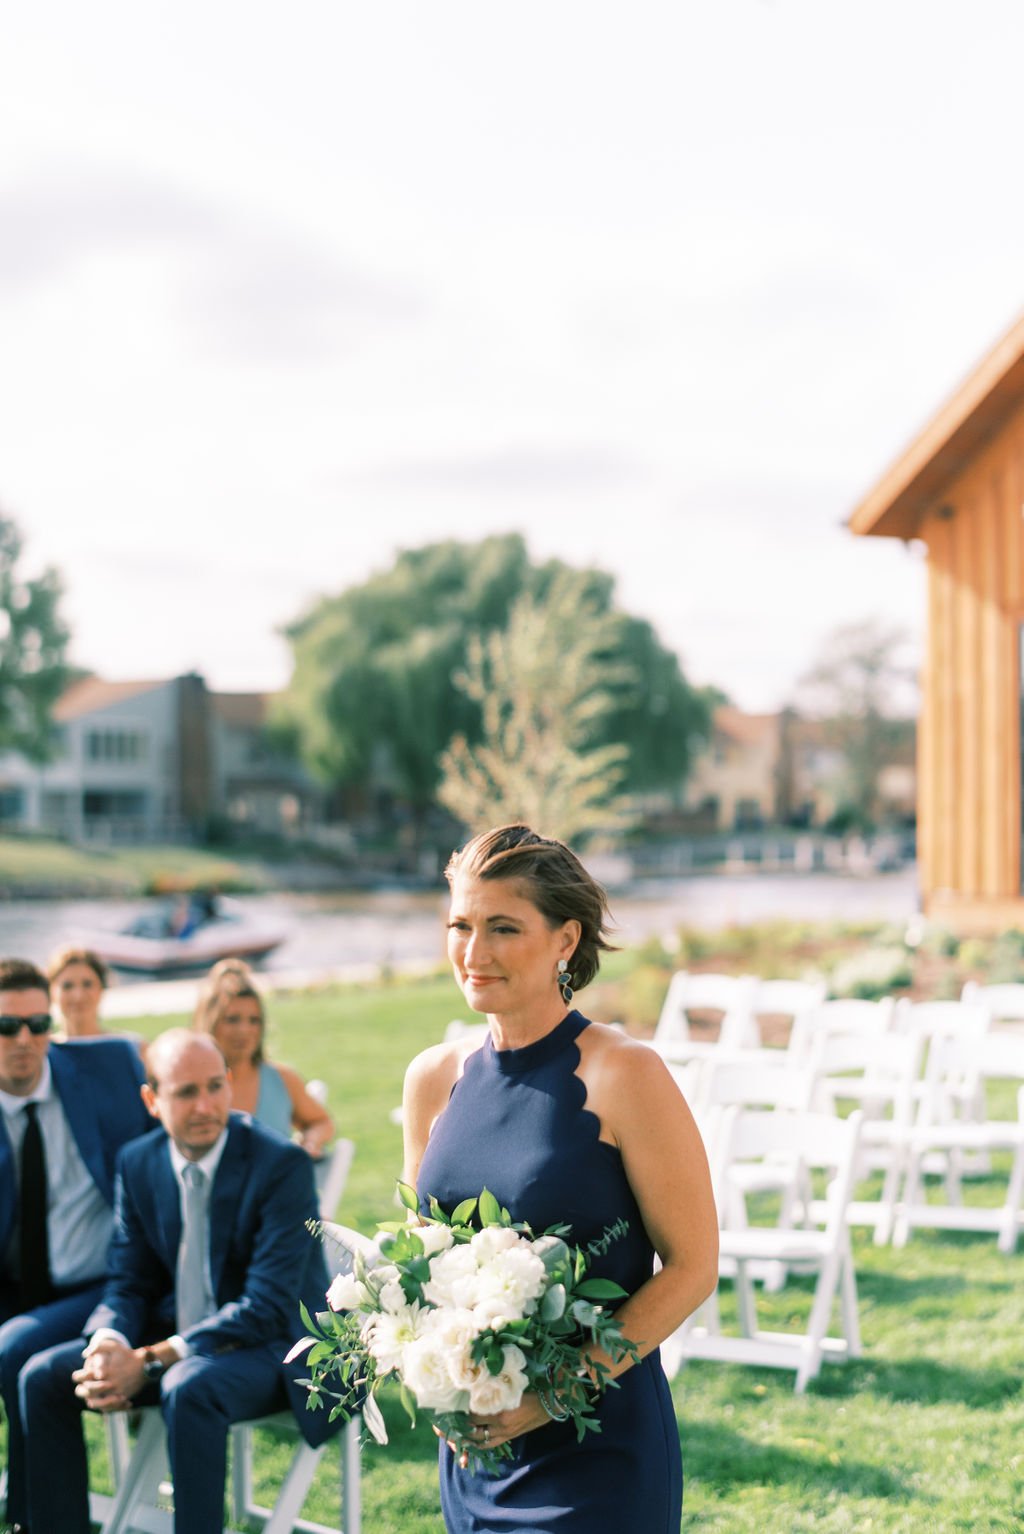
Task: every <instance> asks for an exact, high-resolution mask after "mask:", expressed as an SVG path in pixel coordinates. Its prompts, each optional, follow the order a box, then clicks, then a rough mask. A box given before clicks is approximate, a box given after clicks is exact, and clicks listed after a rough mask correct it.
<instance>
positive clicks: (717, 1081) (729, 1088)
mask: <svg viewBox="0 0 1024 1534" xmlns="http://www.w3.org/2000/svg"><path fill="white" fill-rule="evenodd" d="M814 1079H815V1078H814V1072H813V1071H811V1070H807V1069H803V1068H799V1067H798V1068H795V1069H793V1070H765V1069H764V1067H763V1066H762V1065H761V1064H760V1063H759V1062H758V1061H757V1060H748V1059H746V1058H745V1057H743V1056H737V1057H735V1058H732V1059H730V1058H715V1059H708V1060H705V1061H703V1062H701V1081H702V1108H703V1110H704V1111H705V1112H707V1111H710V1110H713V1109H718V1110H719V1112H720V1113H722V1114H723V1115H724V1113H725V1111H726V1110H727V1109H730V1108H761V1109H765V1110H769V1109H770V1110H771V1111H773V1112H778V1113H785V1112H793V1113H806V1112H808V1111H809V1110H810V1108H811V1106H812V1098H813V1095H814ZM712 1165H714V1162H712ZM715 1193H716V1197H717V1200H718V1205H719V1208H720V1210H722V1211H723V1215H722V1219H723V1223H725V1224H727V1225H730V1226H732V1227H735V1228H739V1227H742V1226H745V1225H746V1224H747V1223H748V1219H747V1200H748V1199H749V1198H751V1197H752V1196H754V1195H755V1194H758V1193H778V1194H779V1195H780V1198H781V1208H780V1212H779V1221H778V1223H779V1224H780V1225H783V1226H785V1225H788V1224H790V1223H791V1222H792V1219H793V1211H794V1208H795V1207H796V1205H797V1203H798V1202H800V1203H806V1202H807V1201H808V1200H809V1199H810V1193H811V1190H810V1186H809V1184H808V1183H807V1180H806V1177H805V1174H804V1169H803V1167H802V1165H801V1163H800V1162H799V1161H798V1160H794V1158H793V1157H792V1156H776V1157H765V1158H764V1160H762V1161H756V1162H755V1161H735V1160H734V1161H731V1162H730V1163H729V1164H728V1165H727V1166H726V1167H725V1168H724V1177H723V1178H722V1181H721V1185H720V1186H718V1187H716V1189H715ZM749 1271H750V1276H751V1277H752V1278H759V1279H763V1280H764V1285H765V1288H766V1289H768V1290H777V1289H781V1288H782V1285H783V1284H784V1283H785V1280H786V1270H785V1268H784V1266H783V1265H782V1264H781V1263H777V1262H773V1263H769V1264H766V1265H763V1266H757V1265H752V1266H751V1268H750V1270H749ZM719 1272H720V1274H721V1276H723V1277H730V1278H731V1277H732V1276H733V1275H734V1273H735V1264H733V1263H732V1262H730V1261H729V1260H727V1259H721V1260H720V1265H719Z"/></svg>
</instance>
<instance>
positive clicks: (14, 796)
mask: <svg viewBox="0 0 1024 1534" xmlns="http://www.w3.org/2000/svg"><path fill="white" fill-rule="evenodd" d="M23 809H24V797H23V795H22V792H21V789H20V788H0V824H3V823H4V822H5V821H6V822H7V824H8V825H10V824H12V823H17V822H18V821H19V820H20V819H21V817H22V813H23Z"/></svg>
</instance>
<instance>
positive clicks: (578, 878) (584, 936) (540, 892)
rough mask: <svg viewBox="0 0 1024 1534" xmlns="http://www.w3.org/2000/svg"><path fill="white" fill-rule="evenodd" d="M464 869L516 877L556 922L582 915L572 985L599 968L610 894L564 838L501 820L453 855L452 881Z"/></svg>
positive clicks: (606, 947) (476, 874)
mask: <svg viewBox="0 0 1024 1534" xmlns="http://www.w3.org/2000/svg"><path fill="white" fill-rule="evenodd" d="M459 874H467V875H468V876H469V877H470V878H473V879H513V880H516V881H518V882H519V883H520V884H522V885H523V893H524V895H525V896H526V898H527V899H528V900H530V901H532V902H533V904H534V905H535V906H536V907H537V910H538V911H539V912H540V914H541V915H542V916H543V917H544V919H545V921H546V922H547V923H548V924H549V926H551V927H560V926H561V925H562V923H563V922H566V921H578V922H579V924H580V929H581V931H580V940H579V942H578V943H577V945H576V949H575V952H574V953H573V955H572V958H571V959H570V960H569V970H570V972H571V974H572V988H573V990H574V991H580V990H582V989H583V987H584V986H585V985H589V984H590V982H591V980H593V978H594V976H595V975H596V974H597V971H598V969H599V967H600V963H601V953H602V951H604V952H606V953H608V952H611V951H612V949H613V945H612V944H611V943H609V942H607V941H606V940H605V936H604V934H605V932H606V931H607V928H608V920H609V914H608V896H607V895H606V894H605V892H604V890H603V888H602V887H601V885H600V884H598V882H597V880H596V879H595V878H593V877H592V875H591V874H589V873H588V872H587V870H586V869H585V868H584V866H583V864H582V863H581V862H580V860H579V858H578V857H577V856H576V854H575V852H571V851H570V850H569V848H568V847H567V846H566V845H565V843H564V842H559V841H556V840H555V839H554V837H550V836H540V835H538V833H537V832H536V831H531V829H530V827H529V826H498V827H497V828H496V829H495V830H493V831H482V832H481V833H480V835H479V836H474V837H473V839H472V841H469V842H467V843H466V845H465V846H464V847H463V848H461V849H460V850H459V851H458V852H453V853H452V855H451V857H450V858H449V860H448V866H447V868H446V869H445V871H444V876H445V878H446V879H447V880H448V884H449V886H451V885H452V884H454V882H455V880H456V878H457V877H458V875H459Z"/></svg>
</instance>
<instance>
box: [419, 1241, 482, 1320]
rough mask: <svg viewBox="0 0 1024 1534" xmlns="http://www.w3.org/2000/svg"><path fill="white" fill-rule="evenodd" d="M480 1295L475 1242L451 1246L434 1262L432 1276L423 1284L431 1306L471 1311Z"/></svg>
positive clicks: (432, 1263)
mask: <svg viewBox="0 0 1024 1534" xmlns="http://www.w3.org/2000/svg"><path fill="white" fill-rule="evenodd" d="M478 1292H479V1275H478V1273H477V1265H476V1256H475V1254H474V1252H473V1251H472V1243H470V1245H468V1246H466V1245H463V1246H452V1247H449V1249H448V1250H447V1251H446V1252H439V1253H438V1255H437V1256H436V1257H432V1258H431V1259H430V1277H429V1278H428V1279H427V1282H426V1283H425V1284H424V1285H423V1297H424V1299H426V1300H428V1301H429V1302H430V1304H431V1305H441V1306H447V1307H451V1308H452V1309H453V1310H460V1309H465V1310H471V1309H472V1308H473V1306H474V1305H475V1304H476V1302H477V1298H478Z"/></svg>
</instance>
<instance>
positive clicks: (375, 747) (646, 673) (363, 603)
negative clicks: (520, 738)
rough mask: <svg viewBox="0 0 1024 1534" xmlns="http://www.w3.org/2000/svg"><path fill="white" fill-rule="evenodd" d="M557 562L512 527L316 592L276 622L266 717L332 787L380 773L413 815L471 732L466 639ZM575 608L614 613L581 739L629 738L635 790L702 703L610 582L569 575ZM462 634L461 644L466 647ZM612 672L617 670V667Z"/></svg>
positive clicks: (685, 735) (474, 713)
mask: <svg viewBox="0 0 1024 1534" xmlns="http://www.w3.org/2000/svg"><path fill="white" fill-rule="evenodd" d="M569 569H570V567H569V566H567V565H565V564H563V563H562V562H561V561H558V560H551V561H548V562H546V563H544V564H537V565H535V564H533V563H532V562H531V560H530V558H529V556H528V554H527V550H526V545H525V543H524V541H523V539H522V538H521V537H520V536H519V535H518V534H507V535H503V536H495V537H490V538H485V539H483V540H481V541H480V542H477V543H459V542H455V541H450V542H445V543H435V544H430V545H427V546H426V547H424V548H419V549H409V550H405V551H403V552H402V553H400V554H399V555H398V556H397V558H396V559H395V562H394V564H393V565H392V566H391V567H390V568H389V569H387V570H384V571H382V572H380V573H379V574H377V575H374V576H372V577H371V578H370V579H369V580H368V581H366V582H364V583H363V584H362V585H359V586H353V587H350V588H349V589H348V590H346V591H343V592H341V593H340V594H339V595H337V596H331V597H327V598H324V599H322V600H321V601H320V602H318V603H317V604H316V606H315V607H313V608H312V609H311V610H310V611H309V612H308V613H306V614H305V615H304V616H303V617H301V618H299V619H298V620H297V621H296V622H295V623H294V624H292V625H291V626H290V627H289V628H288V629H287V630H286V634H287V637H288V638H289V640H290V642H291V645H292V651H293V656H294V671H293V676H292V681H291V684H290V686H289V688H288V690H287V692H286V693H285V694H284V695H283V697H282V698H281V699H280V700H279V703H278V706H277V709H276V714H275V722H276V726H277V728H278V729H279V730H281V731H283V732H286V733H287V734H288V735H289V736H290V737H291V739H292V740H293V741H294V742H295V743H296V745H297V746H298V748H299V750H300V751H301V753H302V755H303V757H304V759H305V760H306V761H307V763H308V764H309V765H310V766H311V767H312V769H313V770H314V771H316V772H317V773H318V775H319V776H320V777H321V779H322V780H323V781H325V782H326V783H329V784H332V785H348V786H365V785H368V784H370V783H371V782H373V781H374V780H378V781H379V780H380V779H381V777H384V778H386V779H389V780H390V784H389V786H391V787H392V788H393V789H394V791H395V792H396V793H397V794H398V795H399V796H400V797H401V798H403V799H404V800H406V801H407V802H408V803H409V804H410V805H411V806H412V807H413V808H414V810H416V811H417V812H422V811H424V810H426V809H427V808H428V807H429V806H430V805H432V804H433V803H435V802H436V797H437V791H438V785H439V783H440V780H441V771H442V769H441V757H442V753H443V752H444V750H445V748H446V747H447V746H448V744H449V742H450V741H451V740H452V739H453V738H454V737H456V736H462V737H463V738H464V739H465V740H466V742H467V743H468V745H470V746H473V745H475V744H476V743H477V742H478V741H480V740H481V738H482V732H483V730H484V721H483V713H482V703H481V700H480V698H479V697H474V696H473V695H472V690H470V691H467V690H466V689H465V688H463V687H459V686H457V685H456V684H455V682H454V680H453V677H454V675H455V673H456V672H461V671H463V670H465V671H466V674H467V675H469V674H470V673H469V669H468V666H469V663H468V661H467V654H468V647H469V645H470V642H471V641H472V640H473V636H479V638H480V640H481V642H484V643H485V642H486V639H487V636H488V635H490V634H492V633H495V632H497V631H500V630H503V629H505V627H506V626H507V624H508V622H509V618H510V615H511V612H512V609H513V606H514V604H515V603H516V601H517V600H518V599H519V598H520V597H523V596H530V597H532V598H533V599H534V600H535V601H536V602H538V603H542V602H543V601H544V599H545V598H546V596H547V595H548V594H549V593H550V591H551V590H552V588H553V586H554V584H555V583H556V582H557V581H558V580H559V579H560V578H561V577H562V576H563V575H564V574H565V573H566V572H567V571H569ZM571 573H572V574H573V576H574V579H575V581H576V586H575V588H574V589H575V590H576V593H577V597H578V600H579V601H580V602H581V603H585V604H588V605H592V607H593V610H594V612H595V613H598V614H601V613H604V614H607V615H613V614H614V615H615V617H616V624H615V625H614V626H612V627H609V628H608V629H607V630H606V632H605V638H604V642H605V643H606V644H607V646H608V648H607V651H606V652H605V655H604V658H605V659H606V660H607V662H608V663H609V672H608V676H609V678H610V680H609V682H608V688H609V691H610V693H611V696H612V700H613V706H609V707H608V708H607V709H604V710H602V712H601V716H600V718H599V719H595V720H594V721H593V729H594V739H593V740H592V742H591V745H592V746H595V747H596V746H608V747H612V746H618V745H620V744H621V743H623V742H629V743H630V744H631V746H632V750H631V752H630V756H629V761H628V764H627V767H626V776H625V778H624V781H623V785H622V786H623V788H624V789H625V790H627V791H632V790H633V789H634V788H637V789H645V788H648V787H653V786H667V785H674V784H676V783H678V782H679V781H680V780H681V779H682V778H684V777H685V775H686V772H687V770H688V768H689V765H690V761H691V758H692V753H693V745H694V738H695V736H699V735H701V734H706V731H707V717H708V710H707V707H706V704H705V703H704V701H703V700H702V699H701V697H700V696H699V695H698V694H697V693H695V692H694V690H693V689H691V688H690V687H689V686H688V685H687V683H686V681H685V680H684V678H683V677H682V674H681V672H680V670H679V663H678V661H677V659H676V657H675V656H674V655H673V654H672V653H671V652H669V651H666V650H664V649H663V648H662V647H661V645H660V644H659V642H658V640H657V637H656V635H655V634H654V632H653V630H652V629H651V628H650V626H649V625H648V624H646V623H644V622H642V621H641V620H639V619H634V618H627V617H625V615H622V614H621V613H618V612H617V610H616V609H615V605H614V579H613V577H612V576H610V575H608V574H606V573H605V572H603V571H597V570H582V571H579V570H577V571H572V572H571ZM575 621H576V615H575V614H573V613H571V612H565V613H564V622H565V632H564V634H563V635H561V636H559V637H558V639H557V640H556V641H555V644H554V650H555V653H556V654H557V653H558V651H559V650H560V649H563V648H565V647H566V646H567V645H568V644H569V643H570V642H571V640H572V628H573V624H574V622H575ZM474 642H475V641H474ZM620 668H621V669H620Z"/></svg>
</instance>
